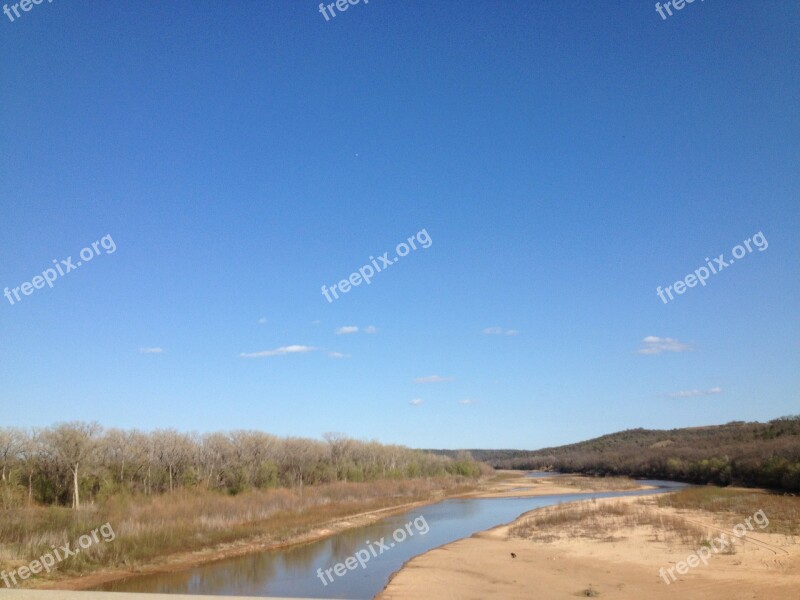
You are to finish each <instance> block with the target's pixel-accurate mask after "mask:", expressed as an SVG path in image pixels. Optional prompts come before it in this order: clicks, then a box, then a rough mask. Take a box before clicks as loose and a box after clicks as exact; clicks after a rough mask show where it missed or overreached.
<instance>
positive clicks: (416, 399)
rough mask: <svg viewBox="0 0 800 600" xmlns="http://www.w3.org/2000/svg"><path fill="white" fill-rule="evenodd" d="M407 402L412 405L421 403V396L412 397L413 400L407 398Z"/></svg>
mask: <svg viewBox="0 0 800 600" xmlns="http://www.w3.org/2000/svg"><path fill="white" fill-rule="evenodd" d="M408 403H409V404H411V405H412V406H419V405H420V404H422V398H414V399H413V400H409V401H408Z"/></svg>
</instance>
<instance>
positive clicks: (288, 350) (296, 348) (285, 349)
mask: <svg viewBox="0 0 800 600" xmlns="http://www.w3.org/2000/svg"><path fill="white" fill-rule="evenodd" d="M314 350H316V348H314V347H313V346H300V345H297V344H295V345H292V346H281V347H280V348H275V350H262V351H261V352H242V353H241V354H240V355H239V357H240V358H262V357H264V356H283V355H284V354H300V353H303V352H313V351H314Z"/></svg>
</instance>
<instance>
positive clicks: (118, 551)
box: [0, 477, 473, 576]
mask: <svg viewBox="0 0 800 600" xmlns="http://www.w3.org/2000/svg"><path fill="white" fill-rule="evenodd" d="M472 487H473V486H472V485H471V480H467V479H464V478H461V477H441V478H426V479H414V480H405V481H404V480H382V481H379V482H371V483H352V482H337V483H328V484H320V485H316V486H306V487H304V488H302V489H301V488H300V487H299V486H296V487H294V488H292V489H272V490H250V491H246V492H243V493H241V494H238V495H236V496H231V495H228V494H222V493H219V492H213V491H209V490H204V489H192V490H190V489H186V488H181V489H176V490H175V491H174V492H173V493H172V494H161V495H153V496H144V495H141V494H140V495H137V496H131V495H127V494H119V495H117V496H115V497H113V498H109V499H107V500H105V501H104V502H102V503H101V504H99V505H97V506H94V507H85V508H83V509H82V510H79V511H76V510H72V509H71V508H68V507H61V506H46V507H43V506H36V507H30V508H19V509H10V510H6V511H3V512H2V516H3V518H2V519H0V540H2V543H0V568H2V569H5V570H7V571H10V570H12V569H15V568H17V567H19V566H21V565H24V564H27V563H28V562H29V561H31V560H33V559H36V558H38V557H39V556H41V555H42V554H44V553H45V552H49V551H50V550H51V547H52V546H54V545H55V546H62V545H64V544H66V543H68V542H70V543H72V546H73V547H75V541H76V540H77V539H78V537H80V536H81V535H83V534H85V533H87V532H89V531H91V530H92V529H94V528H96V527H98V526H99V525H101V524H102V523H109V524H110V525H111V526H112V528H113V531H114V533H115V535H116V539H114V541H113V543H107V544H106V543H102V542H101V543H99V544H95V545H93V546H91V547H90V548H88V549H87V550H82V551H81V553H80V554H78V555H76V556H74V557H71V558H70V559H69V560H65V561H64V562H62V563H59V564H58V571H57V573H56V576H63V575H64V574H78V573H86V572H88V571H91V570H93V569H96V568H98V567H127V568H131V567H137V566H141V565H143V564H147V563H150V562H153V560H154V559H157V558H160V557H164V556H168V555H173V554H176V553H181V552H191V551H197V550H204V549H211V548H214V547H218V546H219V545H220V544H229V543H233V542H241V541H253V540H256V539H257V540H258V542H259V543H265V544H268V543H284V542H291V541H297V540H298V538H299V537H300V536H302V535H303V534H305V533H307V532H309V531H312V530H314V529H316V528H319V527H323V526H328V525H329V524H330V523H331V522H332V521H334V520H336V519H340V518H348V517H349V518H352V516H353V515H357V514H360V513H364V512H368V511H374V510H379V509H382V508H386V507H391V506H397V505H401V504H404V503H408V502H415V501H420V500H431V499H436V498H440V497H441V496H443V495H445V494H452V493H459V492H462V491H467V490H469V489H472Z"/></svg>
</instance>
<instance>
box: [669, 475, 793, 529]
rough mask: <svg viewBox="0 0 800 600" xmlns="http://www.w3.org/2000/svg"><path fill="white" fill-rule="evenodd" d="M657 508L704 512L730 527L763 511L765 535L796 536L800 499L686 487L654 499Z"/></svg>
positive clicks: (746, 491) (712, 488)
mask: <svg viewBox="0 0 800 600" xmlns="http://www.w3.org/2000/svg"><path fill="white" fill-rule="evenodd" d="M658 505H659V506H664V507H671V508H676V509H679V510H705V511H708V512H711V513H717V514H720V516H721V517H722V518H723V519H724V520H726V521H730V523H731V526H733V525H736V524H737V523H740V522H741V521H742V519H745V518H747V517H750V516H752V515H753V514H755V513H756V512H757V511H759V510H763V511H764V514H766V515H767V518H768V519H769V525H768V526H767V527H766V528H765V529H764V531H765V532H767V533H783V534H787V535H798V534H800V498H798V497H796V496H791V495H783V494H778V493H770V492H764V491H760V490H744V489H741V488H719V487H712V486H705V487H697V488H688V489H684V490H680V491H678V492H675V493H672V494H664V495H662V496H659V497H658Z"/></svg>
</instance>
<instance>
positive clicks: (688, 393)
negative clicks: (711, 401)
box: [667, 387, 722, 398]
mask: <svg viewBox="0 0 800 600" xmlns="http://www.w3.org/2000/svg"><path fill="white" fill-rule="evenodd" d="M721 393H722V388H721V387H713V388H711V389H710V390H682V391H680V392H672V393H671V394H667V396H669V397H670V398H693V397H695V396H711V395H713V394H721Z"/></svg>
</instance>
